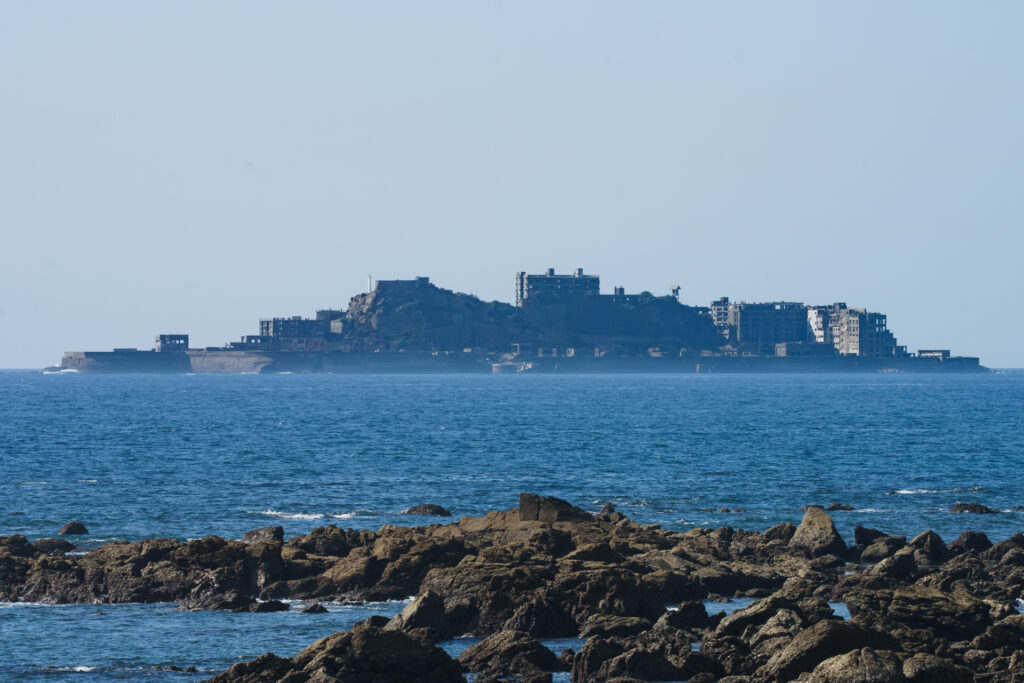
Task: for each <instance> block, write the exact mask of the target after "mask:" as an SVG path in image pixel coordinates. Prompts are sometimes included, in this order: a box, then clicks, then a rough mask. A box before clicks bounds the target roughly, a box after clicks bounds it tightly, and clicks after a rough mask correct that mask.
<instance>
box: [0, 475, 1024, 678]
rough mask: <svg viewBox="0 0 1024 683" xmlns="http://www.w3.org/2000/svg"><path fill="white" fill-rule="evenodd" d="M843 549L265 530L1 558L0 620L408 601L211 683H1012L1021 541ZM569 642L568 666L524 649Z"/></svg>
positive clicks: (557, 657) (10, 542) (921, 541)
mask: <svg viewBox="0 0 1024 683" xmlns="http://www.w3.org/2000/svg"><path fill="white" fill-rule="evenodd" d="M853 541H854V543H853V545H848V544H847V542H846V541H845V540H844V539H843V538H842V537H841V536H840V535H839V534H838V533H837V532H836V530H835V527H834V525H833V523H832V520H831V518H830V517H829V515H828V513H827V512H825V511H824V510H823V509H822V508H820V507H809V508H808V509H807V510H806V512H805V514H804V516H803V519H802V521H801V522H800V524H799V526H797V525H794V524H790V523H785V524H779V525H777V526H775V527H772V528H771V529H768V530H766V531H764V532H752V531H743V530H738V529H733V528H731V527H722V528H719V529H693V530H691V531H688V532H675V531H669V530H665V529H662V528H660V527H659V526H658V525H641V524H637V523H635V522H633V521H632V520H630V519H629V518H627V517H625V516H623V515H622V514H620V513H617V512H614V511H606V512H602V513H599V514H590V513H588V512H586V511H584V510H581V509H579V508H576V507H574V506H572V505H570V504H569V503H567V502H565V501H561V500H558V499H555V498H542V497H540V496H537V495H534V494H522V495H521V496H520V504H519V508H518V509H512V510H508V511H499V512H491V513H489V514H488V515H487V516H486V517H479V518H473V517H464V518H462V519H461V520H459V521H458V522H454V523H448V524H432V525H429V526H422V527H397V526H390V525H388V526H384V527H382V528H381V529H380V530H379V531H355V530H345V529H339V528H337V527H335V526H333V525H330V526H326V527H320V528H317V529H314V530H313V531H312V532H311V533H309V534H305V535H301V536H296V537H294V538H291V539H288V540H287V541H285V539H284V537H283V531H282V530H281V529H280V527H268V528H266V529H260V530H256V531H254V532H251V533H250V534H247V535H246V537H245V539H244V540H243V541H233V540H226V539H222V538H218V537H207V538H203V539H198V540H193V541H189V542H187V543H186V542H181V541H176V540H171V539H150V540H144V541H138V542H134V543H129V542H117V543H107V544H105V545H103V546H101V547H99V548H96V549H95V550H92V551H90V552H88V553H86V554H84V555H80V556H79V555H75V554H68V553H69V552H71V551H72V550H73V547H72V546H71V544H70V543H67V542H65V541H59V542H55V541H54V540H53V539H41V540H39V541H36V542H35V543H29V542H28V541H27V540H26V539H25V538H24V537H22V536H17V535H15V536H7V537H0V600H4V601H16V600H26V601H35V602H48V603H125V602H175V603H179V604H180V605H181V609H185V610H201V609H223V610H236V611H243V610H244V611H254V612H260V611H272V610H281V609H288V608H289V606H288V605H287V604H286V603H284V602H281V601H282V600H285V599H287V600H300V601H307V602H309V603H315V602H317V601H326V600H335V601H343V602H353V603H356V602H363V601H377V600H388V599H401V598H406V597H408V596H410V595H415V596H416V598H415V600H414V601H413V602H412V603H411V604H410V605H409V606H408V607H407V608H406V609H405V610H403V612H402V613H401V614H399V615H397V616H396V617H394V618H393V619H390V620H388V619H385V618H383V617H374V618H371V619H369V620H366V621H364V622H361V623H359V624H358V625H357V626H356V627H355V628H353V629H352V630H351V631H348V632H342V633H336V634H334V635H331V636H328V637H327V638H324V639H322V640H320V641H318V642H316V643H314V644H313V645H311V646H310V647H308V648H307V649H305V650H303V651H302V652H301V653H299V654H298V655H296V656H295V657H290V658H284V657H277V656H275V655H272V654H269V653H268V654H267V655H264V656H262V657H260V658H258V659H256V660H253V661H251V662H244V663H241V664H237V665H235V666H234V667H232V668H231V669H230V670H228V671H226V672H224V673H222V674H220V675H219V676H217V677H215V678H214V679H212V680H214V681H218V682H219V683H227V682H232V683H234V682H246V683H249V682H256V681H261V682H262V681H277V680H284V681H290V682H293V683H298V682H300V681H334V680H338V681H420V680H423V681H460V680H464V675H465V674H466V673H472V674H475V675H477V678H476V680H478V681H487V680H499V679H502V678H507V677H510V676H511V677H516V679H519V680H527V681H544V680H550V679H551V674H552V672H557V671H568V672H571V676H572V680H573V681H577V682H582V681H606V680H618V681H632V680H689V681H694V682H702V681H719V680H720V681H730V682H734V681H789V680H807V681H822V682H824V681H992V682H999V683H1001V682H1003V681H1007V682H1008V681H1016V680H1024V615H1021V614H1019V613H1018V611H1017V609H1016V607H1017V601H1018V599H1019V598H1020V597H1021V596H1022V594H1024V535H1021V534H1017V535H1016V536H1014V537H1012V538H1010V539H1008V540H1004V541H1001V542H999V543H995V544H993V543H992V542H991V541H990V540H989V539H988V538H987V537H986V536H985V535H984V534H981V533H976V532H970V531H966V532H964V533H963V534H962V535H961V536H960V537H959V538H957V539H956V540H955V541H953V542H952V543H949V544H948V545H947V544H946V543H945V542H944V541H943V540H942V539H941V538H939V537H938V535H937V534H935V533H933V532H930V531H929V532H925V533H922V534H920V535H919V536H917V537H916V538H913V539H911V540H908V539H906V538H905V537H893V536H889V535H887V534H885V533H883V532H881V531H877V530H872V529H864V528H860V527H858V529H857V530H856V532H855V537H854V539H853ZM722 596H724V597H751V598H758V600H757V601H756V602H755V603H753V604H752V605H751V606H750V607H747V608H746V609H741V610H738V611H736V612H734V613H732V614H730V615H728V616H724V615H722V614H709V613H708V611H707V609H706V608H705V606H704V603H703V601H704V600H707V599H709V598H715V597H722ZM830 602H832V603H837V602H839V603H844V604H845V605H846V607H847V608H848V610H849V612H850V615H851V618H850V619H849V620H843V619H842V618H840V617H838V616H836V615H835V613H834V612H833V609H832V607H831V606H830V605H829V603H830ZM669 605H671V606H673V608H672V609H668V608H667V606H669ZM676 606H678V607H676ZM311 618H312V617H311ZM463 635H472V636H476V637H480V638H483V639H484V640H482V641H481V642H480V643H478V644H477V645H474V646H473V647H471V648H469V649H468V650H466V651H465V652H464V653H463V654H462V655H460V656H459V658H458V660H453V659H452V658H451V657H449V656H448V655H447V654H446V653H445V652H444V651H443V650H442V649H440V648H439V647H437V643H439V642H442V641H445V640H448V639H451V638H453V637H456V636H463ZM577 636H578V637H582V638H586V643H585V644H584V645H583V647H582V648H580V650H579V651H578V652H573V651H569V650H567V651H565V652H562V653H554V652H551V651H550V650H548V649H547V648H545V647H544V646H543V645H541V644H540V643H539V642H538V639H547V638H571V637H577Z"/></svg>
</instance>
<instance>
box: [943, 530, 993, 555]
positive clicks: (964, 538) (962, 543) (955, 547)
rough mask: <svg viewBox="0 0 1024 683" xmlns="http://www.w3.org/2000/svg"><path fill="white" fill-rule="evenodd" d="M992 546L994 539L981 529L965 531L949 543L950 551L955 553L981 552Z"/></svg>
mask: <svg viewBox="0 0 1024 683" xmlns="http://www.w3.org/2000/svg"><path fill="white" fill-rule="evenodd" d="M991 547H992V541H990V540H988V536H986V535H985V534H984V533H982V532H980V531H965V532H963V533H962V534H960V536H958V537H957V539H956V540H955V541H953V542H952V543H950V544H949V552H951V553H952V554H953V555H959V554H961V553H968V552H977V553H981V552H984V551H986V550H988V549H989V548H991Z"/></svg>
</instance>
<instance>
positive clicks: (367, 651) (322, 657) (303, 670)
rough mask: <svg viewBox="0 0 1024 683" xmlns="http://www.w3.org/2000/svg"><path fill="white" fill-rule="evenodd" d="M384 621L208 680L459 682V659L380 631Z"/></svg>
mask: <svg viewBox="0 0 1024 683" xmlns="http://www.w3.org/2000/svg"><path fill="white" fill-rule="evenodd" d="M386 622H387V619H384V618H382V617H374V618H371V619H368V620H366V621H363V622H360V623H358V624H356V625H355V627H354V628H353V629H352V630H351V631H347V632H344V633H335V634H334V635H331V636H328V637H326V638H323V639H321V640H318V641H317V642H315V643H313V644H312V645H310V646H309V647H307V648H306V649H305V650H303V651H302V652H300V653H299V654H297V655H295V656H294V657H278V656H276V655H274V654H272V653H269V652H268V653H267V654H265V655H263V656H262V657H258V658H256V659H254V660H252V661H249V662H241V663H239V664H235V665H234V666H232V667H231V668H230V669H228V670H227V671H225V672H224V673H222V674H220V675H218V676H214V677H213V678H211V679H210V681H211V683H271V682H272V681H288V683H304V682H305V681H316V682H317V683H332V682H334V681H338V682H345V683H349V682H364V681H365V682H366V683H370V682H380V683H414V682H415V681H424V682H426V683H449V682H451V683H455V682H457V681H464V680H465V678H464V677H463V676H462V670H461V668H460V667H459V665H458V663H457V662H455V660H453V659H452V658H451V657H449V656H448V655H447V653H445V651H444V650H442V649H441V648H439V647H435V646H433V645H428V644H426V643H423V642H422V641H419V640H416V639H415V638H410V637H409V636H407V635H405V634H404V633H400V632H398V631H385V630H383V629H382V628H381V627H382V626H383V624H385V623H386Z"/></svg>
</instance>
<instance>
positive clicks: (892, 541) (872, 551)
mask: <svg viewBox="0 0 1024 683" xmlns="http://www.w3.org/2000/svg"><path fill="white" fill-rule="evenodd" d="M906 545H907V537H906V536H882V537H881V538H876V539H875V540H874V541H873V542H872V543H871V545H869V546H868V547H866V548H864V550H863V551H862V552H861V554H860V559H861V562H881V561H882V560H884V559H885V558H887V557H892V556H893V555H895V554H896V552H897V551H899V550H901V549H902V548H905V547H906Z"/></svg>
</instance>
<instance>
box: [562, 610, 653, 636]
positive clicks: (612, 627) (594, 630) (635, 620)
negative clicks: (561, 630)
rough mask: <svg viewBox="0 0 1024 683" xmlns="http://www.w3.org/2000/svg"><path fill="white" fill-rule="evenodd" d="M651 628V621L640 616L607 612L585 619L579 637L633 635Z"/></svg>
mask: <svg viewBox="0 0 1024 683" xmlns="http://www.w3.org/2000/svg"><path fill="white" fill-rule="evenodd" d="M649 628H651V622H650V620H648V619H643V618H641V617H619V616H614V615H609V614H595V615H594V616H592V617H590V618H589V619H587V621H586V623H585V624H583V628H582V629H580V638H589V637H591V636H603V637H605V638H607V637H610V636H633V635H636V634H638V633H642V632H643V631H646V630H647V629H649Z"/></svg>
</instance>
